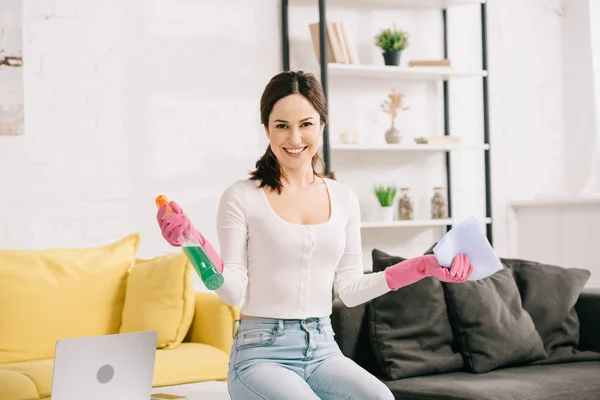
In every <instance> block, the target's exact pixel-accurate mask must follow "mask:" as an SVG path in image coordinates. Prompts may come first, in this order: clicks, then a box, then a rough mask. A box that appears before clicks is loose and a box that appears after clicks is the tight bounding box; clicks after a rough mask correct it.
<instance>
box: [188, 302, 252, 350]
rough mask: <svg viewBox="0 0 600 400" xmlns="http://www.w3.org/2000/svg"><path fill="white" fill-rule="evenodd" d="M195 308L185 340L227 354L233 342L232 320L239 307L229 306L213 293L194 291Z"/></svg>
mask: <svg viewBox="0 0 600 400" xmlns="http://www.w3.org/2000/svg"><path fill="white" fill-rule="evenodd" d="M194 295H195V296H196V309H195V311H194V320H193V321H192V326H191V327H190V330H189V333H188V336H187V341H189V342H194V343H203V344H208V345H211V346H214V347H216V348H218V349H220V350H223V351H224V352H225V353H226V354H228V355H229V353H230V352H231V345H232V343H233V332H234V324H233V323H234V321H235V320H236V319H239V318H240V310H239V307H231V306H230V305H228V304H227V303H225V302H224V301H223V300H221V298H220V297H219V296H217V295H216V294H214V293H208V292H196V293H194Z"/></svg>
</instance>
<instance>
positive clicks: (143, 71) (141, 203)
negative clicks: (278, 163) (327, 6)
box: [0, 0, 564, 257]
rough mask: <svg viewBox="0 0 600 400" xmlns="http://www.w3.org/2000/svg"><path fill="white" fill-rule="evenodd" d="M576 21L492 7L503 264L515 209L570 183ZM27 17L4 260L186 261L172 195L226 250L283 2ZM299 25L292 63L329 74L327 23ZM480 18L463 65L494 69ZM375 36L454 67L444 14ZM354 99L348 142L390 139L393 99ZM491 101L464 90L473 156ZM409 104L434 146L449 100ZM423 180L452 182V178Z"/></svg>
mask: <svg viewBox="0 0 600 400" xmlns="http://www.w3.org/2000/svg"><path fill="white" fill-rule="evenodd" d="M292 3H293V2H292ZM294 7H299V6H294ZM560 7H561V2H560V1H555V2H553V1H547V0H545V1H542V0H536V1H530V2H522V1H518V0H503V1H500V0H492V1H491V2H490V5H489V17H488V18H489V21H488V24H489V40H490V42H489V51H490V54H489V61H490V95H491V99H490V100H491V101H490V105H491V111H490V112H491V118H492V124H491V132H492V135H493V136H492V140H493V152H492V155H493V170H492V171H493V180H494V217H495V225H494V227H495V245H496V247H497V249H498V251H499V253H501V254H503V255H504V254H506V253H507V251H508V250H507V249H508V245H507V243H508V235H509V233H508V228H507V224H506V220H507V209H508V208H507V202H508V201H509V200H510V199H512V198H519V197H523V196H528V195H529V194H531V193H540V192H545V191H549V190H551V189H554V188H555V187H556V185H557V184H560V182H562V181H561V179H560V178H559V177H560V176H561V171H562V161H561V160H562V153H561V152H562V149H561V145H562V140H563V134H564V122H563V113H562V100H561V99H562V95H563V92H562V85H561V84H560V83H561V82H562V79H563V72H562V63H561V62H562V61H561V60H562V46H561V34H562V24H563V22H562V16H561V8H560ZM299 8H301V7H299ZM24 13H25V15H24V21H25V32H24V38H25V44H24V57H25V60H26V63H25V75H26V83H25V87H26V93H25V95H26V98H27V105H26V118H27V125H26V134H25V135H24V136H21V137H14V138H8V137H2V138H0V193H1V194H2V195H1V196H0V209H2V210H3V212H2V213H0V248H43V247H54V246H69V247H71V246H88V245H98V244H103V243H105V242H107V241H110V240H115V239H117V238H119V237H121V236H123V235H125V234H127V233H129V232H133V231H139V232H141V233H142V245H141V249H140V256H142V257H151V256H154V255H157V254H161V253H164V252H167V251H171V249H170V248H169V247H168V246H167V245H166V244H165V243H164V241H163V240H162V238H161V237H160V235H159V232H158V230H157V228H156V225H155V221H154V214H155V210H154V205H153V200H154V197H155V195H156V194H158V193H161V192H163V193H165V194H167V195H168V196H170V197H172V198H176V199H178V200H180V202H181V203H183V204H184V205H186V208H187V210H188V213H189V214H190V215H191V216H192V217H193V219H194V221H195V223H196V225H198V226H199V227H200V228H201V229H202V230H203V231H204V232H205V233H206V235H207V236H208V237H209V238H210V239H212V240H214V241H216V236H215V229H214V214H215V210H216V202H217V199H218V197H219V195H220V193H221V191H222V190H223V188H224V187H225V186H227V185H228V184H229V183H231V182H232V181H233V180H234V179H238V178H243V177H245V176H246V171H247V170H248V169H250V168H252V167H253V164H254V161H255V160H256V158H257V157H258V156H259V155H260V154H262V152H263V151H264V147H265V145H266V141H265V138H264V135H263V132H262V128H261V127H260V125H259V114H258V102H259V97H260V94H261V92H262V89H263V88H264V85H265V84H266V82H267V80H268V79H269V78H270V77H271V76H272V75H273V74H275V73H277V72H278V71H279V70H280V68H281V61H280V60H281V52H280V36H279V33H280V31H279V1H277V0H254V1H252V2H251V4H250V2H246V1H242V0H226V1H225V0H224V1H220V2H214V1H209V0H204V1H197V2H192V3H191V2H184V1H166V0H162V1H159V0H153V1H150V2H148V1H146V2H142V1H141V0H137V1H133V2H125V3H124V2H118V1H115V0H110V1H109V2H108V3H107V2H102V3H101V4H96V3H94V2H85V3H82V2H77V1H75V0H68V1H67V0H65V1H61V2H41V1H33V0H30V1H26V2H25V9H24ZM355 16H356V14H354V13H346V12H345V11H343V10H338V11H335V9H332V11H331V12H330V17H331V18H338V17H348V21H349V23H350V24H351V25H352V24H353V23H356V22H357V21H358V19H357V17H355ZM290 17H291V18H292V21H291V26H290V29H291V33H292V35H293V37H294V38H299V41H298V40H296V41H295V42H293V46H292V56H293V60H294V61H295V62H296V63H297V62H298V61H299V60H300V59H301V57H303V55H302V52H304V56H306V54H310V55H311V56H312V57H314V54H313V53H312V47H310V46H311V45H310V43H308V42H305V43H302V40H303V39H301V38H302V37H308V36H306V35H308V28H307V27H306V25H305V21H311V22H314V21H316V20H317V18H318V14H317V11H316V7H313V8H312V9H310V10H304V11H299V12H298V13H292V14H290ZM396 17H397V19H396ZM463 17H464V18H463ZM477 17H478V9H477V8H475V9H473V8H465V9H460V10H456V11H454V10H452V11H451V12H450V13H449V22H450V29H451V34H452V38H453V39H452V40H451V43H450V45H451V57H452V59H453V62H455V64H457V65H458V64H461V63H464V64H463V65H469V66H471V65H477V63H478V62H479V60H480V54H479V49H480V47H479V44H478V43H479V42H478V40H479V25H478V20H477ZM362 18H366V21H368V23H367V24H359V25H355V28H356V29H357V30H356V31H355V32H357V35H358V32H360V35H362V36H361V37H362V41H363V45H362V48H361V50H360V52H361V57H363V58H365V59H366V60H369V61H373V62H380V61H381V60H380V58H379V57H380V56H379V54H378V52H377V50H376V49H373V48H372V47H369V46H370V42H371V36H372V33H373V32H374V31H375V30H376V29H377V28H378V27H381V26H386V25H389V24H390V23H392V22H393V21H398V22H399V25H402V26H406V27H409V28H410V29H411V30H412V31H413V32H414V33H413V35H414V36H415V37H416V38H417V39H415V45H414V46H413V47H412V48H411V50H410V51H407V53H406V54H405V56H406V57H409V56H410V57H412V56H414V57H424V56H427V57H429V56H431V57H433V56H440V55H441V53H440V52H441V42H440V32H441V31H440V28H439V26H440V25H438V23H439V22H440V17H439V14H425V15H422V16H419V17H416V14H411V13H408V14H393V15H390V16H385V15H384V14H383V13H374V14H371V15H366V16H364V15H363V17H362ZM413 18H414V19H413ZM463 21H467V22H463ZM531 21H533V22H531ZM420 34H422V35H423V36H422V37H421V38H419V35H420ZM469 48H473V49H475V51H474V52H471V51H470V50H468V49H469ZM307 52H308V53H307ZM312 62H313V63H316V61H315V60H314V58H313V59H312ZM314 65H316V64H314ZM341 83H342V82H334V81H331V82H330V84H331V87H330V94H331V96H332V104H331V109H332V125H331V132H332V135H335V132H336V131H337V132H338V133H339V131H340V130H341V129H347V128H348V127H347V125H345V124H344V122H343V121H350V120H349V119H348V118H346V117H347V116H348V115H353V114H356V113H357V111H359V112H361V113H362V116H361V119H360V120H359V122H360V124H359V125H357V126H358V127H359V128H360V129H361V130H362V131H365V132H366V131H367V128H368V127H372V129H370V130H368V132H369V133H370V134H372V135H374V137H380V136H381V135H382V134H383V131H384V130H385V129H386V128H387V120H386V119H385V116H383V115H381V114H380V113H379V112H378V104H379V102H380V101H381V100H382V99H383V97H385V95H386V94H387V91H388V90H389V88H391V86H390V85H389V84H374V85H373V86H372V87H370V88H368V89H369V93H370V94H369V95H368V96H366V97H364V98H361V99H360V101H359V100H356V101H353V102H350V103H344V102H342V98H341V96H343V95H345V94H346V95H348V94H350V93H352V91H353V90H355V89H352V86H350V85H348V86H344V85H340V84H341ZM480 85H481V83H480V82H475V83H470V82H464V83H461V84H460V85H456V86H452V90H453V98H452V104H453V113H455V114H454V115H456V117H455V118H453V121H452V124H453V126H452V129H453V132H457V133H458V132H464V134H465V135H466V137H467V138H473V139H474V140H475V139H477V138H478V137H479V136H477V135H478V134H479V131H478V129H479V126H480V123H481V119H480V115H481V113H480V109H479V108H478V107H480V103H478V101H479V102H480V97H481V95H480ZM340 87H341V88H342V90H341V91H340V90H339V88H340ZM336 88H337V89H338V90H337V91H336ZM398 88H399V89H403V90H404V89H405V90H407V91H409V90H410V91H412V93H413V96H411V98H410V100H409V101H410V102H412V104H411V105H412V106H413V107H414V109H415V110H417V111H415V112H414V113H412V114H410V115H411V116H410V117H409V116H407V119H408V121H407V124H412V126H424V127H426V128H427V129H428V130H429V131H435V129H437V128H436V127H439V126H440V124H441V120H440V118H439V115H437V116H436V115H435V114H429V111H426V110H425V109H424V108H421V111H418V110H419V108H417V107H418V105H419V104H425V103H423V101H424V100H425V99H434V100H435V99H436V98H437V97H436V96H438V92H436V88H435V87H432V86H430V85H429V86H427V85H425V86H422V85H416V84H403V85H398ZM361 93H362V92H361ZM470 99H474V100H470ZM469 101H473V103H469ZM409 118H412V120H411V119H409ZM424 124H425V125H424ZM350 126H354V123H352V124H351V125H350ZM419 134H421V133H419ZM332 139H333V138H332ZM534 156H535V162H532V158H533V157H534ZM334 161H335V160H334ZM370 161H371V162H374V163H376V164H378V165H381V164H380V161H377V160H370ZM417 161H419V160H417ZM419 162H423V163H427V162H431V163H432V164H431V165H440V160H430V161H427V160H422V161H419ZM473 162H478V161H477V160H476V159H469V160H468V161H467V162H465V163H464V164H463V167H462V169H458V168H457V169H456V171H457V173H459V174H461V175H459V176H460V179H461V181H462V182H463V185H465V186H462V185H461V187H460V188H457V186H456V184H455V188H457V189H460V190H458V196H459V197H457V198H456V199H455V202H456V203H457V204H462V208H459V211H460V212H461V213H462V214H467V213H470V212H471V211H474V212H476V213H480V212H483V206H484V203H483V200H482V199H481V198H480V197H479V196H480V193H482V191H481V190H480V188H481V185H482V180H481V179H482V176H483V175H482V174H483V172H482V171H481V170H477V169H475V168H471V167H469V166H472V165H475V164H472V163H473ZM400 164H401V163H400ZM481 165H482V164H481ZM334 169H336V170H337V169H338V165H337V164H336V165H335V166H334ZM470 170H471V171H473V174H472V175H469V174H468V173H469V171H470ZM431 171H434V170H431ZM396 172H398V175H397V177H394V178H395V179H398V180H399V181H404V180H405V179H406V180H407V181H409V182H411V183H410V185H411V186H412V187H414V188H415V191H417V193H420V194H419V196H423V197H422V199H425V198H426V197H427V196H428V195H429V193H428V192H427V191H428V190H429V188H430V187H432V186H434V185H435V184H438V183H440V181H439V180H440V179H441V178H443V175H441V174H439V173H437V174H436V173H435V172H432V173H431V174H428V176H429V177H430V178H431V179H430V180H429V182H425V183H422V184H419V183H418V182H417V181H416V180H415V179H414V176H416V174H417V173H420V172H417V170H414V171H412V174H411V170H406V171H401V170H396V171H394V172H392V174H395V173H396ZM340 173H342V171H340ZM401 174H404V175H401ZM380 178H381V179H387V178H388V177H380ZM457 179H458V178H457ZM456 181H457V180H456V179H455V182H456ZM419 185H420V186H419ZM362 195H363V196H364V195H365V193H363V194H362ZM363 198H365V199H366V197H363ZM420 212H422V211H420ZM397 232H400V231H397ZM417 232H418V231H417ZM429 233H430V232H429V231H425V232H421V233H416V234H415V232H412V233H411V232H410V231H406V232H404V233H401V234H400V235H403V236H401V237H400V238H403V239H405V240H407V242H406V243H408V244H412V245H413V246H412V247H411V249H419V250H421V247H422V246H425V247H427V245H428V244H429V243H430V242H431V240H432V237H431V236H430V235H429ZM367 240H368V238H367ZM390 240H392V241H393V240H394V239H393V237H392V238H391V239H390ZM390 244H391V243H390ZM423 250H424V248H423ZM407 255H410V254H407Z"/></svg>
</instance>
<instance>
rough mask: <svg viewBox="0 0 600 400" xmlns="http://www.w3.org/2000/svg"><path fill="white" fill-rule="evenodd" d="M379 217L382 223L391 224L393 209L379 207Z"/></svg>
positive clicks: (390, 207)
mask: <svg viewBox="0 0 600 400" xmlns="http://www.w3.org/2000/svg"><path fill="white" fill-rule="evenodd" d="M379 217H380V219H381V221H382V222H391V221H393V220H394V207H392V206H385V207H383V206H382V207H380V209H379Z"/></svg>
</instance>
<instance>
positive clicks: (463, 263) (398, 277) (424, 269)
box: [385, 254, 473, 290]
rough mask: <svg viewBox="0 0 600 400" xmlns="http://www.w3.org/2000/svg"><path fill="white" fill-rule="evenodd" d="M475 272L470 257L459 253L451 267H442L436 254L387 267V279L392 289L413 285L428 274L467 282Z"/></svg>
mask: <svg viewBox="0 0 600 400" xmlns="http://www.w3.org/2000/svg"><path fill="white" fill-rule="evenodd" d="M472 273H473V266H472V265H471V264H470V262H469V257H468V256H467V255H464V254H459V255H457V256H456V257H454V260H452V266H451V267H450V269H448V268H446V267H442V266H441V265H440V264H439V263H438V261H437V258H436V257H435V255H434V254H428V255H425V256H420V257H415V258H411V259H408V260H405V261H402V262H399V263H398V264H394V265H391V266H389V267H387V268H386V269H385V280H386V282H387V284H388V286H389V288H390V289H392V290H397V289H400V288H401V287H404V286H408V285H411V284H413V283H415V282H418V281H420V280H421V279H423V278H427V277H428V276H434V277H436V278H437V279H439V280H440V281H443V282H451V283H462V282H465V281H466V280H467V279H468V278H469V276H471V274H472Z"/></svg>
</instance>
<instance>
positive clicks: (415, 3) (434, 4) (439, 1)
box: [297, 0, 486, 10]
mask: <svg viewBox="0 0 600 400" xmlns="http://www.w3.org/2000/svg"><path fill="white" fill-rule="evenodd" d="M297 1H298V2H304V3H310V4H314V0H297ZM485 1H486V0H327V4H328V5H331V6H336V7H340V6H341V7H348V8H356V7H368V8H396V9H403V8H413V9H424V10H442V9H445V8H450V7H458V6H463V5H473V4H483V3H485Z"/></svg>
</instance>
